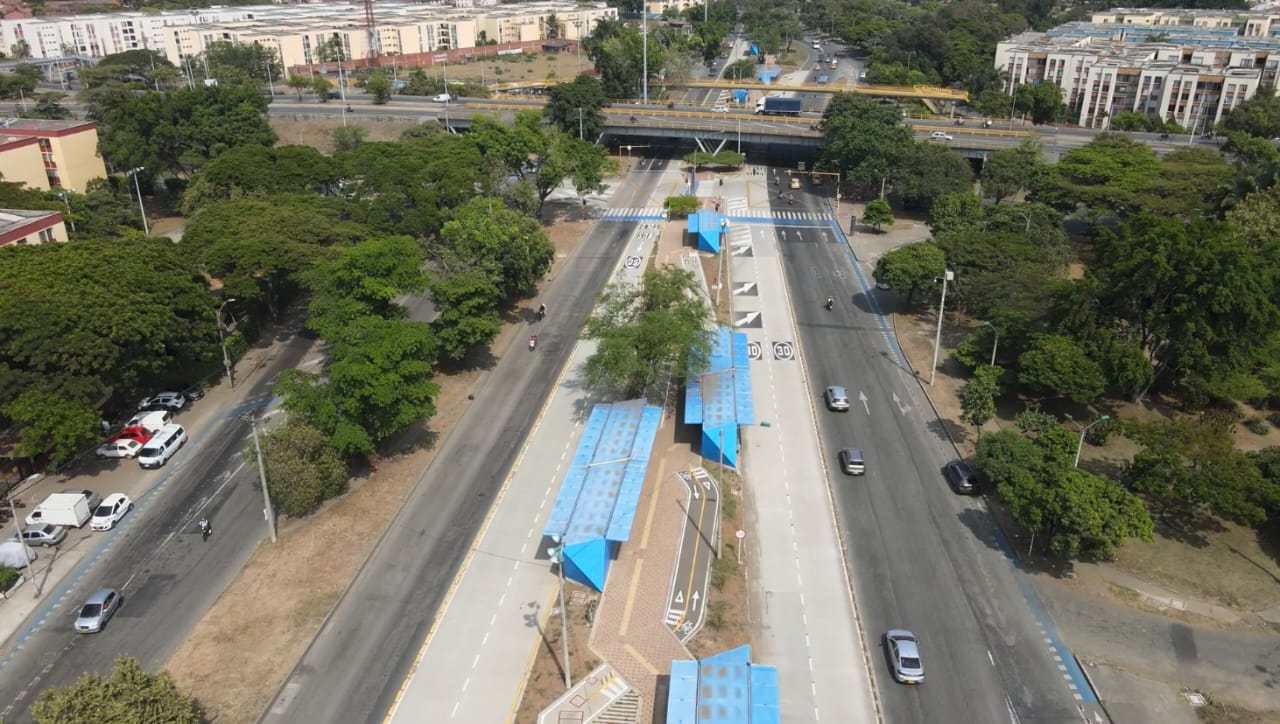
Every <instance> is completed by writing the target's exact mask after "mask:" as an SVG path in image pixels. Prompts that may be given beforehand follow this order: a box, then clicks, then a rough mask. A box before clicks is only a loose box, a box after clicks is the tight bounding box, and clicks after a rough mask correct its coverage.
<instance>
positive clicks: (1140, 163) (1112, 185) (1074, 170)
mask: <svg viewBox="0 0 1280 724" xmlns="http://www.w3.org/2000/svg"><path fill="white" fill-rule="evenodd" d="M1159 174H1160V161H1159V159H1158V158H1157V157H1156V154H1155V152H1154V151H1152V150H1151V148H1150V147H1149V146H1147V145H1145V144H1142V143H1139V142H1137V141H1134V140H1133V139H1131V138H1129V137H1128V136H1123V135H1120V134H1116V133H1104V134H1101V135H1099V136H1096V137H1095V138H1094V139H1093V141H1091V142H1090V143H1089V145H1087V146H1084V147H1083V148H1075V149H1072V150H1070V151H1068V152H1067V153H1066V154H1064V155H1063V156H1062V159H1061V160H1060V161H1059V162H1058V163H1057V164H1055V165H1054V166H1051V167H1049V168H1048V169H1047V171H1046V173H1044V174H1041V175H1040V176H1039V177H1037V179H1036V183H1035V184H1034V185H1033V187H1032V195H1033V196H1034V197H1035V199H1036V200H1038V201H1042V202H1043V203H1046V204H1048V205H1050V206H1052V207H1054V208H1056V209H1058V210H1059V211H1062V212H1064V213H1071V212H1073V211H1075V210H1076V207H1077V206H1078V205H1081V204H1083V205H1084V206H1087V207H1089V208H1090V209H1093V210H1096V211H1111V212H1113V213H1116V214H1119V215H1126V214H1130V213H1134V212H1136V211H1138V210H1140V209H1141V208H1142V200H1141V196H1140V195H1141V193H1142V192H1143V190H1144V189H1146V188H1148V187H1150V185H1151V184H1152V182H1154V181H1155V180H1156V178H1157V177H1158V176H1159Z"/></svg>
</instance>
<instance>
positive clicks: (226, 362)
mask: <svg viewBox="0 0 1280 724" xmlns="http://www.w3.org/2000/svg"><path fill="white" fill-rule="evenodd" d="M234 301H235V299H227V300H224V301H223V302H222V306H220V307H218V309H217V311H215V312H214V313H213V318H214V321H216V322H217V325H218V343H219V344H221V345H222V368H223V369H225V370H226V371H227V384H229V385H231V389H233V390H234V389H235V388H236V381H235V378H234V377H232V376H231V358H230V357H228V356H227V336H226V334H225V333H224V329H223V326H222V310H223V309H225V308H226V306H227V305H228V304H230V303H232V302H234Z"/></svg>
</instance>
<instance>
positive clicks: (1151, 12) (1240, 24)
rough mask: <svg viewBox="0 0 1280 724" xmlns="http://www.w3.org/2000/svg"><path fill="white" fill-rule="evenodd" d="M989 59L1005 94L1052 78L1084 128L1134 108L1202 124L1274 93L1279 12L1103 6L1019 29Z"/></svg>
mask: <svg viewBox="0 0 1280 724" xmlns="http://www.w3.org/2000/svg"><path fill="white" fill-rule="evenodd" d="M995 65H996V68H998V69H1001V70H1004V71H1006V72H1007V73H1008V78H1009V80H1008V85H1006V90H1010V91H1012V89H1013V88H1015V87H1016V86H1018V85H1021V84H1023V83H1039V82H1041V81H1050V82H1052V83H1054V84H1056V85H1057V86H1058V87H1059V88H1061V89H1062V96H1063V100H1064V101H1065V102H1066V104H1067V107H1068V108H1069V109H1070V112H1071V115H1072V120H1073V122H1075V123H1078V124H1080V125H1082V126H1087V127H1093V128H1106V127H1107V122H1108V118H1110V117H1111V116H1112V115H1114V114H1116V113H1123V112H1130V111H1133V112H1138V113H1142V114H1144V115H1147V116H1149V117H1151V118H1159V119H1162V120H1173V121H1176V122H1177V123H1179V124H1181V125H1183V126H1184V127H1186V128H1188V129H1193V130H1194V129H1204V128H1209V127H1211V126H1213V125H1214V124H1215V123H1217V122H1218V121H1220V120H1222V117H1223V115H1224V114H1225V113H1227V111H1230V110H1231V109H1232V108H1234V107H1235V106H1237V105H1239V104H1240V103H1242V102H1243V101H1245V100H1247V99H1248V98H1251V97H1252V96H1253V95H1254V94H1255V93H1257V92H1258V91H1259V89H1262V88H1266V89H1268V91H1267V92H1274V90H1273V89H1274V88H1275V82H1276V71H1277V66H1280V12H1251V11H1228V10H1156V9H1143V10H1128V9H1116V10H1108V11H1107V12H1103V13H1095V14H1094V15H1093V16H1092V18H1091V19H1090V20H1089V21H1087V22H1086V21H1080V22H1073V23H1067V24H1065V25H1061V26H1058V27H1056V28H1053V29H1051V30H1049V31H1047V32H1043V33H1040V32H1034V31H1029V32H1025V33H1022V34H1020V35H1016V36H1014V37H1012V38H1010V39H1008V40H1006V41H1004V42H1002V43H1000V44H999V45H997V46H996V57H995Z"/></svg>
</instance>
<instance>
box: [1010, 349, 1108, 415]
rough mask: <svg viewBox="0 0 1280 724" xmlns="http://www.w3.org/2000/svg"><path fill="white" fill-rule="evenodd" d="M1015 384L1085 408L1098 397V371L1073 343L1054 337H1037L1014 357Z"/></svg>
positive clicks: (1101, 379) (1102, 386)
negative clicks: (1016, 365) (1015, 367)
mask: <svg viewBox="0 0 1280 724" xmlns="http://www.w3.org/2000/svg"><path fill="white" fill-rule="evenodd" d="M1018 381H1019V382H1021V383H1022V384H1024V385H1027V386H1028V387H1030V388H1032V389H1033V390H1038V391H1040V392H1043V393H1047V394H1049V395H1064V396H1066V397H1069V398H1071V400H1072V401H1073V402H1077V403H1080V404H1088V403H1090V402H1093V401H1094V400H1096V399H1098V398H1099V397H1101V396H1102V393H1103V391H1104V390H1105V389H1106V379H1105V378H1104V377H1103V375H1102V367H1101V365H1099V364H1098V363H1097V362H1095V361H1094V360H1093V359H1092V358H1091V357H1090V356H1089V355H1088V353H1087V352H1086V351H1085V349H1084V348H1083V347H1082V346H1081V345H1080V344H1079V343H1078V342H1076V340H1074V339H1072V338H1071V337H1066V336H1063V335H1058V334H1046V335H1041V336H1039V337H1037V338H1036V339H1035V340H1034V341H1033V342H1032V343H1031V347H1030V348H1029V349H1027V350H1026V351H1025V352H1023V353H1022V355H1021V356H1020V357H1018Z"/></svg>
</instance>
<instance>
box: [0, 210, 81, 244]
mask: <svg viewBox="0 0 1280 724" xmlns="http://www.w3.org/2000/svg"><path fill="white" fill-rule="evenodd" d="M66 240H67V224H66V222H65V221H63V219H62V214H60V213H58V212H57V211H27V210H24V209H0V246H34V245H36V244H49V243H52V242H62V241H66Z"/></svg>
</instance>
